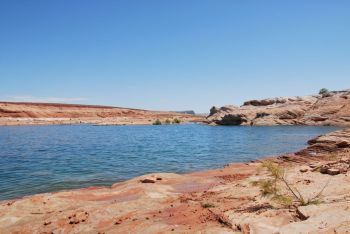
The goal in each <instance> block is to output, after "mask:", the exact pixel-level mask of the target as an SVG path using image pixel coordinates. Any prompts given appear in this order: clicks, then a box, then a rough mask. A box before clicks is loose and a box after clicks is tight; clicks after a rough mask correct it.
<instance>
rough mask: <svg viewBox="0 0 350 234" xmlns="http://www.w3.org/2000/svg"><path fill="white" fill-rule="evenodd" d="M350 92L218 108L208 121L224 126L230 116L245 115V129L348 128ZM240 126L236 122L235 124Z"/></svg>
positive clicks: (336, 92) (258, 101)
mask: <svg viewBox="0 0 350 234" xmlns="http://www.w3.org/2000/svg"><path fill="white" fill-rule="evenodd" d="M349 96H350V91H348V90H345V91H335V92H330V93H329V95H326V96H324V95H323V96H322V95H314V96H305V97H289V98H287V97H284V98H273V99H263V100H251V101H247V102H245V103H244V105H243V106H241V107H234V108H233V107H232V106H224V107H221V108H216V109H215V113H214V112H212V113H211V114H210V115H209V116H208V117H207V120H208V121H209V122H211V123H216V124H221V123H222V121H221V120H222V119H224V118H226V117H225V116H227V115H231V116H232V115H233V116H237V115H244V116H245V120H246V121H243V122H242V123H241V125H267V126H269V125H344V126H350V99H349V98H348V97H349ZM234 124H236V122H234Z"/></svg>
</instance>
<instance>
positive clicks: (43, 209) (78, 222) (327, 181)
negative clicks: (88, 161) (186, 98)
mask: <svg viewBox="0 0 350 234" xmlns="http://www.w3.org/2000/svg"><path fill="white" fill-rule="evenodd" d="M266 160H270V161H273V162H274V163H276V164H278V165H279V167H281V168H284V169H285V171H286V173H285V178H286V180H287V181H288V184H289V185H290V186H291V187H293V188H296V189H297V191H299V192H300V193H301V194H302V195H303V197H305V198H306V199H307V198H312V197H316V196H317V198H318V200H317V202H315V203H310V204H304V205H300V203H298V202H297V201H296V200H294V201H293V202H292V203H288V204H286V203H282V202H280V201H276V200H274V199H272V198H271V196H269V195H267V196H263V195H262V189H263V188H262V187H261V186H257V185H256V181H264V180H266V179H267V178H268V177H269V172H267V171H266V170H265V169H263V168H262V167H261V165H262V162H266ZM349 167H350V130H339V131H336V132H333V133H330V134H326V135H324V136H320V137H318V138H315V139H313V140H311V141H310V142H309V146H308V147H307V148H306V149H304V150H302V151H300V152H297V153H295V154H285V155H280V156H278V157H272V158H266V159H264V160H263V161H255V162H249V163H245V164H230V165H227V166H226V167H224V168H222V169H217V170H210V171H202V172H196V173H191V174H184V175H178V174H163V173H162V174H150V175H145V176H141V177H138V178H134V179H132V180H129V181H126V182H123V183H117V184H114V185H113V186H111V187H110V188H107V187H90V188H85V189H79V190H70V191H61V192H57V193H47V194H38V195H35V196H29V197H24V198H21V199H17V200H9V201H2V202H1V203H0V233H55V234H56V233H96V234H97V233H269V234H270V233H349V232H350V176H349V175H350V169H349ZM279 186H281V193H283V194H285V195H288V193H289V191H288V190H287V189H286V188H285V187H283V186H282V185H279ZM289 195H290V194H289Z"/></svg>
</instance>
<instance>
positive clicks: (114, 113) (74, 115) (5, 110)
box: [0, 102, 202, 125]
mask: <svg viewBox="0 0 350 234" xmlns="http://www.w3.org/2000/svg"><path fill="white" fill-rule="evenodd" d="M175 118H176V119H180V121H182V122H188V121H196V120H199V119H202V117H198V116H193V115H189V114H186V113H176V112H165V111H148V110H140V109H130V108H120V107H110V106H96V105H75V104H56V103H18V102H17V103H16V102H0V125H26V124H75V123H88V124H98V125H105V124H152V123H153V122H154V121H155V120H156V119H159V120H161V121H162V122H165V120H166V119H169V120H173V119H175Z"/></svg>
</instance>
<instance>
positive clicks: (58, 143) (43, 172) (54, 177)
mask: <svg viewBox="0 0 350 234" xmlns="http://www.w3.org/2000/svg"><path fill="white" fill-rule="evenodd" d="M333 130H335V128H334V127H305V126H303V127H302V126H277V127H242V126H232V127H229V126H206V125H198V124H188V125H161V126H90V125H71V126H69V125H67V126H15V127H0V200H3V199H11V198H16V197H21V196H24V195H30V194H35V193H42V192H49V191H57V190H62V189H71V188H81V187H87V186H92V185H111V184H112V183H115V182H117V181H122V180H126V179H129V178H132V177H135V176H139V175H142V174H146V173H152V172H176V173H184V172H190V171H195V170H202V169H209V168H217V167H222V166H223V165H225V164H227V163H230V162H242V161H248V160H251V159H257V158H259V157H263V156H269V155H277V154H281V153H286V152H293V151H296V150H298V149H301V148H303V147H305V146H306V142H307V140H309V139H311V138H312V137H315V136H317V135H320V134H324V133H327V132H330V131H333Z"/></svg>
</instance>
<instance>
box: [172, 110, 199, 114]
mask: <svg viewBox="0 0 350 234" xmlns="http://www.w3.org/2000/svg"><path fill="white" fill-rule="evenodd" d="M174 112H176V113H180V114H189V115H195V114H196V113H195V112H194V111H193V110H185V111H174Z"/></svg>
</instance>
